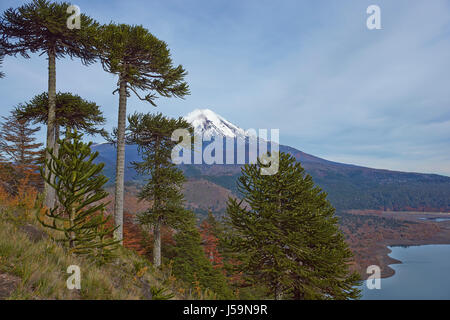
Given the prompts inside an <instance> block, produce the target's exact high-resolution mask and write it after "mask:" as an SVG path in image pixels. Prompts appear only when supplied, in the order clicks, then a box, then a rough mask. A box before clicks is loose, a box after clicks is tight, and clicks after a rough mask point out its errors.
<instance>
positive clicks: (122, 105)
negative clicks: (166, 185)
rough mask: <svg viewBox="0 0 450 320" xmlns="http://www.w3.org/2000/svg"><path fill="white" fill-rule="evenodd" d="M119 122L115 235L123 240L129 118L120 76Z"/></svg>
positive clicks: (123, 82)
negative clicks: (126, 127)
mask: <svg viewBox="0 0 450 320" xmlns="http://www.w3.org/2000/svg"><path fill="white" fill-rule="evenodd" d="M119 82H120V88H119V122H118V125H117V161H116V189H115V197H114V223H115V226H116V227H118V228H117V230H116V231H115V233H114V236H115V238H116V240H120V241H122V239H123V194H124V190H123V187H124V167H125V125H126V117H127V83H126V81H125V80H124V79H123V77H122V75H120V79H119Z"/></svg>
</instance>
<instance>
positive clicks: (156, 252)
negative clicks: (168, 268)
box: [153, 219, 161, 268]
mask: <svg viewBox="0 0 450 320" xmlns="http://www.w3.org/2000/svg"><path fill="white" fill-rule="evenodd" d="M153 264H154V266H155V267H156V268H159V267H160V266H161V221H160V219H158V221H157V222H156V223H155V225H154V227H153Z"/></svg>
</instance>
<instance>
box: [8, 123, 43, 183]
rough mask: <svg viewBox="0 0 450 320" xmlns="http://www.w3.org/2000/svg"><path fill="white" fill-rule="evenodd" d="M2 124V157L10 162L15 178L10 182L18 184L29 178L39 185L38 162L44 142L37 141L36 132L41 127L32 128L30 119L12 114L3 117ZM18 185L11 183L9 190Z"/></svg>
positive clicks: (30, 181) (31, 181)
mask: <svg viewBox="0 0 450 320" xmlns="http://www.w3.org/2000/svg"><path fill="white" fill-rule="evenodd" d="M3 120H4V122H2V123H1V124H0V159H1V158H3V162H4V164H5V163H8V167H9V168H10V169H11V170H10V171H11V174H12V175H11V176H13V177H14V179H13V180H15V181H9V184H11V183H12V184H16V183H17V182H18V181H19V180H21V179H24V178H27V179H28V181H29V183H30V184H31V185H32V186H34V187H39V186H40V182H41V179H40V177H39V171H38V164H39V161H40V160H42V159H41V158H42V153H43V152H42V149H41V147H42V143H37V142H36V137H35V133H36V132H37V131H39V128H32V127H31V126H30V121H28V120H24V119H21V120H19V119H17V117H16V116H15V115H14V114H12V115H10V116H9V117H3ZM16 187H17V186H16V185H9V186H8V190H10V191H11V190H15V189H16Z"/></svg>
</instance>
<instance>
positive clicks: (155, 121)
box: [127, 113, 192, 267]
mask: <svg viewBox="0 0 450 320" xmlns="http://www.w3.org/2000/svg"><path fill="white" fill-rule="evenodd" d="M128 122H129V125H128V128H127V129H128V130H127V132H129V133H127V143H133V144H136V145H137V146H138V151H139V153H140V154H141V155H142V158H143V161H142V162H134V163H133V167H134V168H135V169H136V171H137V172H138V173H140V174H143V175H150V178H149V179H148V182H147V184H146V185H145V186H144V187H143V189H142V190H141V192H140V193H139V198H140V199H145V200H147V201H149V202H150V203H151V206H150V208H148V210H147V211H146V212H144V213H142V214H140V215H139V221H140V223H141V224H144V225H151V226H153V238H154V243H153V263H154V265H155V266H156V267H159V266H160V265H161V225H162V224H165V225H168V226H170V227H176V226H177V225H180V223H183V221H184V219H185V217H186V211H185V209H184V207H183V194H182V190H181V189H182V186H183V182H184V181H185V178H184V175H183V172H182V171H181V170H180V169H178V168H177V167H176V166H175V165H174V164H173V163H172V161H171V153H172V149H173V148H174V146H175V145H176V144H177V143H178V141H172V140H171V136H172V132H173V131H174V130H176V129H188V130H190V131H192V128H191V126H190V124H189V123H188V122H186V121H185V120H183V119H182V118H178V119H171V118H166V117H164V116H163V115H162V114H161V113H158V114H156V115H153V114H150V113H148V114H142V113H135V114H133V115H132V116H129V117H128Z"/></svg>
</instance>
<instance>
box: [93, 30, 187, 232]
mask: <svg viewBox="0 0 450 320" xmlns="http://www.w3.org/2000/svg"><path fill="white" fill-rule="evenodd" d="M100 30H101V33H100V38H101V41H100V44H99V49H100V50H99V55H100V58H101V62H102V65H103V68H104V69H105V71H107V72H110V73H113V74H117V75H118V76H119V79H118V82H117V89H116V90H114V91H113V93H115V92H119V114H118V125H117V162H116V185H115V199H114V219H115V224H116V226H118V227H119V228H118V229H117V232H116V238H117V239H118V240H122V237H123V227H122V226H123V196H124V167H125V127H126V106H127V97H128V96H129V95H130V92H133V93H134V94H135V95H136V96H137V97H138V98H139V99H140V100H143V101H147V102H149V103H150V104H151V105H153V106H156V104H155V99H157V98H158V96H162V97H167V98H170V97H179V98H183V97H184V96H186V95H188V94H189V87H188V85H187V83H186V82H185V81H184V77H185V76H186V74H187V73H186V71H185V70H184V69H183V67H182V66H181V65H179V66H177V67H174V66H173V64H172V59H171V56H170V52H169V49H168V48H167V44H166V43H165V42H164V41H161V40H159V39H158V38H156V37H155V36H153V35H152V34H151V33H150V32H149V31H148V30H147V29H145V28H144V27H142V26H130V25H126V24H114V23H111V24H108V25H105V26H102V27H101V28H100ZM138 91H142V92H144V93H146V94H145V96H143V97H142V96H141V95H140V94H139V93H138Z"/></svg>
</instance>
